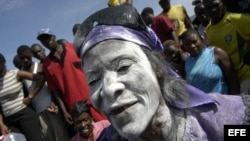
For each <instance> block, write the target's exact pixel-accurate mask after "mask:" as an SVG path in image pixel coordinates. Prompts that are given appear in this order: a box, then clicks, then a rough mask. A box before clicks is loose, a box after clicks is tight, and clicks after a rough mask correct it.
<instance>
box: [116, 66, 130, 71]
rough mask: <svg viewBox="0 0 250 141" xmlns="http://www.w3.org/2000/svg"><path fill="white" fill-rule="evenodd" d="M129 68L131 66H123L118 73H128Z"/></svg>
mask: <svg viewBox="0 0 250 141" xmlns="http://www.w3.org/2000/svg"><path fill="white" fill-rule="evenodd" d="M129 67H130V66H121V67H119V68H118V70H117V71H118V72H125V71H127V70H128V69H129Z"/></svg>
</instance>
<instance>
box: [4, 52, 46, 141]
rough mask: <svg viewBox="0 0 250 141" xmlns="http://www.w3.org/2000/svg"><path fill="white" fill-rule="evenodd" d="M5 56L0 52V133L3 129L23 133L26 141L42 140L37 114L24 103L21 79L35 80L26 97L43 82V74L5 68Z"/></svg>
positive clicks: (39, 87) (38, 89)
mask: <svg viewBox="0 0 250 141" xmlns="http://www.w3.org/2000/svg"><path fill="white" fill-rule="evenodd" d="M5 63H6V60H5V57H4V56H3V55H2V54H0V86H2V87H1V89H0V107H1V110H2V113H0V119H2V118H3V117H4V122H2V121H1V122H0V129H1V133H3V132H4V131H3V130H5V131H11V132H18V133H19V132H20V133H23V134H24V135H25V137H26V139H27V140H28V141H42V140H43V139H42V132H41V126H40V122H39V119H38V116H37V114H36V113H35V111H33V110H32V109H31V108H30V107H28V106H27V105H25V104H24V103H26V102H25V99H24V93H23V87H22V81H23V80H24V79H29V80H32V81H36V85H35V86H34V88H33V89H32V91H30V93H29V96H28V97H33V96H34V95H36V94H37V93H38V92H39V91H40V89H41V87H42V85H43V83H44V77H43V75H38V74H32V73H29V72H26V71H21V70H7V68H6V66H5ZM34 127H35V128H34Z"/></svg>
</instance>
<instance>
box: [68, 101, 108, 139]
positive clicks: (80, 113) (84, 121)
mask: <svg viewBox="0 0 250 141" xmlns="http://www.w3.org/2000/svg"><path fill="white" fill-rule="evenodd" d="M71 116H72V119H73V123H74V126H75V129H76V130H77V134H76V135H75V136H74V137H73V138H71V140H70V141H96V140H97V139H98V138H99V136H100V135H101V133H102V131H103V129H104V128H106V127H108V126H109V125H110V122H109V121H108V120H101V121H98V122H94V121H93V118H92V115H91V112H90V109H89V105H88V102H87V101H86V100H83V101H79V102H76V103H75V104H74V106H73V110H72V112H71Z"/></svg>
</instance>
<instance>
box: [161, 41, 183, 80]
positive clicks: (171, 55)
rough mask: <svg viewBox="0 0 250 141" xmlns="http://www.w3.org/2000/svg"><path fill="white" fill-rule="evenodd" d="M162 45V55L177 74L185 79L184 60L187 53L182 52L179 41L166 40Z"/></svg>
mask: <svg viewBox="0 0 250 141" xmlns="http://www.w3.org/2000/svg"><path fill="white" fill-rule="evenodd" d="M163 46H164V50H163V57H164V58H165V59H166V60H167V61H168V62H169V63H170V65H171V66H172V69H173V70H174V71H175V72H176V73H177V74H179V75H180V76H181V77H182V78H183V79H186V72H185V61H184V60H185V59H186V58H187V57H188V54H187V53H185V52H183V51H182V50H181V49H180V47H179V43H177V42H176V41H174V40H166V41H165V42H164V43H163Z"/></svg>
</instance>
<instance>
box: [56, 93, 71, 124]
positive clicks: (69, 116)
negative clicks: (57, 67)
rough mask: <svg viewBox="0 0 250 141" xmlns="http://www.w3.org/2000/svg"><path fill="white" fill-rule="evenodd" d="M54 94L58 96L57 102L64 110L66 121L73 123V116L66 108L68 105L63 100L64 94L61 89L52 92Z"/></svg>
mask: <svg viewBox="0 0 250 141" xmlns="http://www.w3.org/2000/svg"><path fill="white" fill-rule="evenodd" d="M52 94H53V96H54V97H55V98H56V100H57V103H58V104H59V106H60V108H61V110H62V112H63V115H64V119H65V121H66V122H67V123H68V124H70V125H71V124H73V120H72V117H71V115H70V114H69V113H68V111H67V109H66V106H65V104H64V102H63V100H62V94H61V93H60V91H58V90H55V91H53V92H52Z"/></svg>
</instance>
